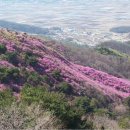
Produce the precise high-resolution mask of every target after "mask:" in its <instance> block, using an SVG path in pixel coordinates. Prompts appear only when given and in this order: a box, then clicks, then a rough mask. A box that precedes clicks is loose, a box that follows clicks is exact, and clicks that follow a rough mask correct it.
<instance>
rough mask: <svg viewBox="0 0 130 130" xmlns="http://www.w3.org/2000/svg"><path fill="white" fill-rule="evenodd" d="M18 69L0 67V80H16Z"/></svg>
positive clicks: (3, 81)
mask: <svg viewBox="0 0 130 130" xmlns="http://www.w3.org/2000/svg"><path fill="white" fill-rule="evenodd" d="M19 78H20V71H19V69H17V68H0V81H1V82H2V83H9V82H10V81H13V82H18V80H19Z"/></svg>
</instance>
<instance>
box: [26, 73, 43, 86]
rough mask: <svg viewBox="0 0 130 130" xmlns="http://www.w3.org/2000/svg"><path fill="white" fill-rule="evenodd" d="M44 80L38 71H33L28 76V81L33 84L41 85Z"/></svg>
mask: <svg viewBox="0 0 130 130" xmlns="http://www.w3.org/2000/svg"><path fill="white" fill-rule="evenodd" d="M43 81H44V79H43V78H42V76H40V75H39V74H38V73H36V72H31V73H30V74H29V75H28V77H27V83H29V84H31V85H33V86H37V85H41V84H42V82H43Z"/></svg>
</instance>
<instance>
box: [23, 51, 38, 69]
mask: <svg viewBox="0 0 130 130" xmlns="http://www.w3.org/2000/svg"><path fill="white" fill-rule="evenodd" d="M24 61H25V62H26V65H30V66H33V67H34V66H36V65H37V58H36V56H35V55H34V54H33V53H32V52H26V53H25V54H24Z"/></svg>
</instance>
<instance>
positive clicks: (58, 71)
mask: <svg viewBox="0 0 130 130" xmlns="http://www.w3.org/2000/svg"><path fill="white" fill-rule="evenodd" d="M52 76H53V77H54V78H55V79H56V80H58V81H59V80H61V72H60V70H54V71H53V72H52Z"/></svg>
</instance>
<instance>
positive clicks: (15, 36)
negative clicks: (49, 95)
mask: <svg viewBox="0 0 130 130" xmlns="http://www.w3.org/2000/svg"><path fill="white" fill-rule="evenodd" d="M47 44H48V42H46V41H42V40H40V39H37V38H35V37H32V36H29V35H27V34H25V33H17V32H11V31H9V30H5V29H2V30H0V75H1V77H0V89H1V90H2V89H5V88H6V87H10V88H12V89H13V91H14V92H15V94H17V93H19V91H20V90H21V89H22V87H23V85H24V84H25V82H26V78H25V76H24V74H23V72H24V71H27V72H28V73H33V72H36V73H38V74H40V77H42V76H45V75H47V76H48V79H49V81H50V84H55V83H56V82H58V81H60V80H63V81H66V82H67V83H69V84H70V85H71V86H72V87H73V91H74V93H75V94H77V95H82V94H83V95H85V94H86V93H87V90H88V89H90V88H92V89H93V88H94V89H95V90H98V91H100V92H101V93H103V94H104V95H107V96H109V97H110V98H111V99H113V100H115V99H117V98H126V97H128V96H130V81H128V80H126V79H122V78H117V77H114V76H112V75H109V74H107V73H105V72H101V71H98V70H95V69H93V68H90V67H85V66H81V65H77V64H74V63H72V62H71V61H68V60H67V59H66V58H65V57H64V56H63V55H62V51H64V50H63V49H64V48H60V51H59V52H58V51H56V50H54V49H53V48H51V46H50V47H49V46H48V45H47ZM5 68H6V69H5ZM7 68H8V69H7ZM10 69H13V72H14V71H15V73H13V74H12V71H11V72H10ZM23 70H24V71H23ZM56 71H57V73H58V72H60V78H59V77H58V78H59V79H58V80H57V81H56V79H55V78H54V77H53V76H52V73H53V72H56ZM5 72H9V74H7V75H5V74H4V73H5ZM41 82H42V80H41ZM51 89H55V85H54V86H53V87H52V88H51Z"/></svg>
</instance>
